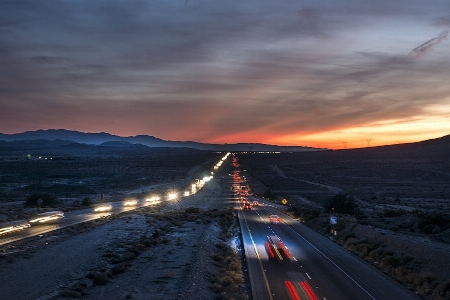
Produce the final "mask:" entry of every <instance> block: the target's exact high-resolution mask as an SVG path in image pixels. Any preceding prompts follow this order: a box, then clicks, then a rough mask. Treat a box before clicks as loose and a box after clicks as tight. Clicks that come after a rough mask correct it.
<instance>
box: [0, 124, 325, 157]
mask: <svg viewBox="0 0 450 300" xmlns="http://www.w3.org/2000/svg"><path fill="white" fill-rule="evenodd" d="M0 141H5V142H8V143H6V144H4V143H0V147H7V148H9V147H19V148H22V147H25V148H26V147H31V148H32V147H33V146H34V147H38V148H39V147H50V146H51V144H52V143H53V146H63V145H66V146H67V145H70V144H72V143H78V144H86V145H97V146H101V147H119V148H129V147H134V146H135V145H141V146H147V147H158V148H162V147H167V148H192V149H197V150H208V151H255V152H256V151H263V152H301V151H319V150H325V149H320V148H311V147H302V146H276V145H267V144H257V143H237V144H204V143H198V142H192V141H166V140H162V139H159V138H156V137H153V136H148V135H136V136H127V137H122V136H117V135H112V134H109V133H106V132H100V133H85V132H79V131H72V130H65V129H49V130H36V131H26V132H22V133H16V134H3V133H0ZM45 141H47V142H45ZM49 141H50V142H52V143H49ZM10 143H12V144H10ZM54 143H57V144H58V145H56V144H54ZM73 146H74V145H71V147H73Z"/></svg>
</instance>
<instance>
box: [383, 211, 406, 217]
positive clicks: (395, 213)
mask: <svg viewBox="0 0 450 300" xmlns="http://www.w3.org/2000/svg"><path fill="white" fill-rule="evenodd" d="M405 213H406V211H404V210H401V209H387V210H385V211H384V212H383V216H384V217H386V218H395V217H401V216H403V215H404V214H405Z"/></svg>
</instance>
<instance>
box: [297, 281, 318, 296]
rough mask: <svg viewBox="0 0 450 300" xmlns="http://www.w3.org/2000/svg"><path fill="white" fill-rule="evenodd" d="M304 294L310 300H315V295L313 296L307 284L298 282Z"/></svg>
mask: <svg viewBox="0 0 450 300" xmlns="http://www.w3.org/2000/svg"><path fill="white" fill-rule="evenodd" d="M300 284H301V285H302V287H303V289H304V290H305V292H306V293H307V294H308V297H309V299H310V300H317V297H316V294H314V292H313V290H312V289H311V287H310V286H309V284H308V283H307V282H306V281H302V282H300Z"/></svg>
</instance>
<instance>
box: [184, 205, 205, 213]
mask: <svg viewBox="0 0 450 300" xmlns="http://www.w3.org/2000/svg"><path fill="white" fill-rule="evenodd" d="M200 210H201V209H200V208H199V207H188V208H186V209H185V210H184V211H185V212H186V213H187V214H198V213H199V212H200Z"/></svg>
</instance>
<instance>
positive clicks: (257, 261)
mask: <svg viewBox="0 0 450 300" xmlns="http://www.w3.org/2000/svg"><path fill="white" fill-rule="evenodd" d="M237 178H238V179H237V180H235V183H234V189H235V190H238V189H239V188H240V187H241V186H242V185H243V184H244V185H245V181H243V180H242V179H240V177H239V176H237ZM240 180H241V181H240ZM245 198H246V199H248V200H250V202H252V201H253V200H259V201H260V203H261V204H260V205H259V206H253V208H252V209H251V210H243V209H242V205H240V200H239V197H236V202H237V203H238V204H237V205H238V207H239V210H238V215H239V221H240V225H241V231H242V237H243V243H244V245H243V247H244V250H245V255H246V260H247V265H248V270H249V275H250V281H251V286H252V294H253V299H254V300H256V299H257V300H266V299H269V300H284V299H302V300H303V299H322V300H331V299H339V300H341V299H358V300H366V299H367V300H374V299H377V300H381V299H386V300H390V299H420V298H419V297H417V296H416V295H415V294H414V293H412V292H410V291H409V290H407V289H406V288H405V287H403V286H401V285H400V284H398V283H396V282H395V281H394V280H392V279H391V278H389V277H387V276H386V275H385V274H383V273H382V272H380V271H379V270H378V269H376V268H374V267H373V266H371V265H369V264H367V263H366V262H364V261H363V260H362V259H360V258H359V257H356V256H355V255H353V254H351V253H350V252H348V251H347V250H345V249H343V248H341V247H340V246H339V245H337V244H336V243H334V242H333V241H331V240H329V239H327V238H326V237H324V236H322V235H320V234H318V233H316V232H315V231H313V230H311V229H309V228H308V227H306V226H305V225H303V224H302V223H300V222H298V221H296V220H294V219H292V218H290V217H289V216H287V215H285V214H284V213H282V212H281V211H280V210H278V209H277V208H276V207H274V206H273V205H271V204H270V203H264V202H263V201H262V199H257V198H255V197H252V196H248V197H245ZM273 214H276V215H278V216H280V217H281V219H282V224H271V223H270V220H269V216H270V215H273ZM273 235H276V236H278V237H279V238H280V239H281V240H282V242H283V243H284V245H285V246H286V248H287V250H288V253H289V255H290V257H287V255H284V256H282V258H283V260H279V259H272V258H270V257H269V251H270V250H268V247H267V245H266V241H267V236H273Z"/></svg>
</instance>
